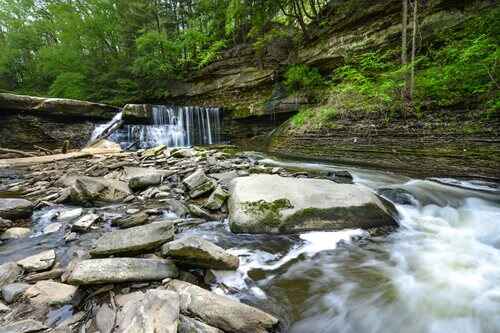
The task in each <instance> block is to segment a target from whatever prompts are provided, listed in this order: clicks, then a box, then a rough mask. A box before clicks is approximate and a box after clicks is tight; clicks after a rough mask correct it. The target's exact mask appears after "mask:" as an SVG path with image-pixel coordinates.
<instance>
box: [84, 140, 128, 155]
mask: <svg viewBox="0 0 500 333" xmlns="http://www.w3.org/2000/svg"><path fill="white" fill-rule="evenodd" d="M82 151H83V152H89V153H99V152H100V151H106V152H107V153H112V152H113V153H119V152H121V151H122V147H121V146H120V144H119V143H116V142H113V141H110V140H106V139H99V140H98V141H96V142H94V143H91V144H90V145H88V146H87V147H85V148H84V149H82Z"/></svg>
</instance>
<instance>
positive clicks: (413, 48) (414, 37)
mask: <svg viewBox="0 0 500 333" xmlns="http://www.w3.org/2000/svg"><path fill="white" fill-rule="evenodd" d="M417 14H418V0H414V1H413V28H412V42H411V80H410V98H411V100H412V101H413V95H414V93H415V55H416V48H417V45H416V44H417Z"/></svg>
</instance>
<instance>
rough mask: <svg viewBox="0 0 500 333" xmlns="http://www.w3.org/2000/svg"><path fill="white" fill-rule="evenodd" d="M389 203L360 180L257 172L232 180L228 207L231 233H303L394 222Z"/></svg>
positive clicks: (370, 226)
mask: <svg viewBox="0 0 500 333" xmlns="http://www.w3.org/2000/svg"><path fill="white" fill-rule="evenodd" d="M387 204H388V203H385V202H383V201H382V200H381V199H379V198H378V197H377V196H376V195H375V194H374V193H372V192H371V191H370V190H369V189H368V188H365V187H362V186H360V185H349V184H337V183H334V182H332V181H329V180H324V179H307V178H291V177H280V176H277V175H253V176H250V177H242V178H237V179H235V180H234V181H233V188H232V192H231V197H230V199H229V205H228V206H229V220H230V227H231V231H233V232H237V233H299V232H306V231H313V230H339V229H345V228H364V229H367V228H372V227H381V226H396V225H397V224H396V222H395V221H394V218H393V217H392V216H391V214H390V210H389V209H388V207H387Z"/></svg>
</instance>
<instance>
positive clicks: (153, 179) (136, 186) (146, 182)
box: [128, 174, 162, 192]
mask: <svg viewBox="0 0 500 333" xmlns="http://www.w3.org/2000/svg"><path fill="white" fill-rule="evenodd" d="M161 181H162V175H160V174H151V175H147V176H141V177H134V178H131V179H130V180H129V182H128V186H129V187H130V189H131V190H132V191H134V192H137V191H142V190H144V189H147V188H148V187H150V186H155V185H160V184H161Z"/></svg>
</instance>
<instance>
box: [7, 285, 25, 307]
mask: <svg viewBox="0 0 500 333" xmlns="http://www.w3.org/2000/svg"><path fill="white" fill-rule="evenodd" d="M29 287H30V285H29V284H27V283H10V284H7V285H5V286H3V287H2V297H3V299H4V301H5V302H7V304H11V303H13V302H15V301H16V300H17V299H18V298H19V297H20V296H21V295H22V294H23V293H24V291H25V290H26V289H28V288H29Z"/></svg>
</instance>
